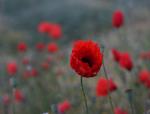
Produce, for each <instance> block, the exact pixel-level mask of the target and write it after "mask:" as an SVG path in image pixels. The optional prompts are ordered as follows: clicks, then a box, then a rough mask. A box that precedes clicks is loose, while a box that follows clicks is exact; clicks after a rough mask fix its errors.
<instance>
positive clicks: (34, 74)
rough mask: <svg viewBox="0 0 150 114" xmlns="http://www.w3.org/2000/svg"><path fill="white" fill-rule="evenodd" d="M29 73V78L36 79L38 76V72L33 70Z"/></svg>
mask: <svg viewBox="0 0 150 114" xmlns="http://www.w3.org/2000/svg"><path fill="white" fill-rule="evenodd" d="M30 72H31V76H32V77H37V76H38V71H37V70H36V69H35V68H32V70H31V71H30Z"/></svg>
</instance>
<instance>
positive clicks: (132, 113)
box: [129, 101, 134, 114]
mask: <svg viewBox="0 0 150 114" xmlns="http://www.w3.org/2000/svg"><path fill="white" fill-rule="evenodd" d="M129 103H130V108H131V114H134V108H133V104H132V101H129Z"/></svg>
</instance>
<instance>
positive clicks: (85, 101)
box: [80, 76, 89, 114]
mask: <svg viewBox="0 0 150 114" xmlns="http://www.w3.org/2000/svg"><path fill="white" fill-rule="evenodd" d="M80 81H81V90H82V94H83V98H84V103H85V109H86V114H89V111H88V105H87V99H86V95H85V91H84V87H83V77H82V76H81V80H80Z"/></svg>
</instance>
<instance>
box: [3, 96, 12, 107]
mask: <svg viewBox="0 0 150 114" xmlns="http://www.w3.org/2000/svg"><path fill="white" fill-rule="evenodd" d="M2 102H3V104H4V105H8V104H9V103H10V98H9V96H8V94H4V95H3V96H2Z"/></svg>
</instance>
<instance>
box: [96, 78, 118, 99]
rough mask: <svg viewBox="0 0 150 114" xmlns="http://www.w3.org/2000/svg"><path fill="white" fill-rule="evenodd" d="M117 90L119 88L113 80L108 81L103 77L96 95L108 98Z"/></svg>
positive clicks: (99, 81)
mask: <svg viewBox="0 0 150 114" xmlns="http://www.w3.org/2000/svg"><path fill="white" fill-rule="evenodd" d="M116 89H117V86H116V84H115V83H114V82H113V80H112V79H109V80H107V79H105V78H104V77H101V78H100V79H99V80H98V83H97V86H96V95H97V96H107V95H108V93H109V92H113V91H115V90H116Z"/></svg>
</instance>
